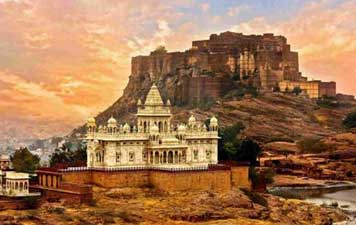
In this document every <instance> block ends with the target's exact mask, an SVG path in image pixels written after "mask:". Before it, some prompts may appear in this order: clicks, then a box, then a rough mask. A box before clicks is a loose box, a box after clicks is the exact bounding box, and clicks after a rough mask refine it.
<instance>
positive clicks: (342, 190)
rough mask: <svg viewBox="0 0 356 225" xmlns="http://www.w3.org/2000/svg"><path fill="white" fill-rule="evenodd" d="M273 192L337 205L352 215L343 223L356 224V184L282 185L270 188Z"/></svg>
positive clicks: (308, 200) (325, 204)
mask: <svg viewBox="0 0 356 225" xmlns="http://www.w3.org/2000/svg"><path fill="white" fill-rule="evenodd" d="M269 192H270V193H271V194H275V195H278V196H282V197H285V198H296V199H302V200H305V201H307V202H310V203H313V204H317V205H323V206H328V207H337V208H339V209H341V210H343V211H344V212H345V213H346V214H347V215H349V217H350V221H345V222H342V223H338V224H340V225H341V224H342V225H356V185H355V184H349V185H331V186H326V187H311V188H310V187H298V188H295V187H293V188H292V187H280V188H273V189H270V190H269Z"/></svg>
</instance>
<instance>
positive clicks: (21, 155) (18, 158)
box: [10, 148, 40, 173]
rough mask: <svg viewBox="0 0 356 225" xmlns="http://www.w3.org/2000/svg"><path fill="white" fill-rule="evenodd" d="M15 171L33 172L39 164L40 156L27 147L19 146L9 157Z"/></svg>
mask: <svg viewBox="0 0 356 225" xmlns="http://www.w3.org/2000/svg"><path fill="white" fill-rule="evenodd" d="M10 160H11V163H12V166H13V168H14V169H15V171H16V172H25V173H33V172H34V171H35V170H36V169H37V168H38V167H39V166H40V158H39V157H38V156H37V155H34V154H32V153H31V152H30V151H29V150H28V149H27V148H20V149H18V150H16V151H15V153H14V154H13V155H12V156H11V157H10Z"/></svg>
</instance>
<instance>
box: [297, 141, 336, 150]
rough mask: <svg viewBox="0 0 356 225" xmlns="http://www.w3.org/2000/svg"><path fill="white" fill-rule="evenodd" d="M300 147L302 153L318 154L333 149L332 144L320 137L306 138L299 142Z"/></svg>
mask: <svg viewBox="0 0 356 225" xmlns="http://www.w3.org/2000/svg"><path fill="white" fill-rule="evenodd" d="M297 146H298V148H299V149H300V151H301V152H302V153H313V154H318V153H322V152H326V151H328V150H332V149H333V148H332V146H329V145H327V144H325V143H324V142H323V141H321V140H320V139H319V138H304V139H302V140H300V141H299V142H298V143H297Z"/></svg>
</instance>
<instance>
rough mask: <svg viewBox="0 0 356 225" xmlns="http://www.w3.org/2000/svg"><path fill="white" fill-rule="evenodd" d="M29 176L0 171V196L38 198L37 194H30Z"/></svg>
mask: <svg viewBox="0 0 356 225" xmlns="http://www.w3.org/2000/svg"><path fill="white" fill-rule="evenodd" d="M29 179H30V177H29V174H28V173H17V172H14V171H0V193H1V194H0V195H1V196H8V197H26V196H39V195H40V194H39V193H32V192H31V193H30V191H29Z"/></svg>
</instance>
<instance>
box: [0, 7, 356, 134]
mask: <svg viewBox="0 0 356 225" xmlns="http://www.w3.org/2000/svg"><path fill="white" fill-rule="evenodd" d="M330 2H332V1H331V0H327V1H321V2H313V3H308V4H307V5H305V7H301V9H300V11H299V12H298V13H296V14H293V16H291V17H289V18H284V20H283V21H275V20H272V19H273V12H271V16H270V17H267V16H266V17H263V16H261V15H259V14H258V13H256V14H253V13H254V12H253V11H254V10H249V9H251V8H255V6H253V5H250V4H249V5H238V6H233V7H230V8H228V7H227V6H225V5H224V4H221V5H219V7H220V8H219V9H215V8H214V10H212V1H204V3H202V2H199V1H194V0H184V1H159V0H147V1H131V0H122V1H112V0H104V1H102V0H91V1H62V0H52V1H45V0H31V1H29V0H0V15H1V19H0V118H2V119H3V120H6V121H7V122H6V124H7V126H8V127H7V128H8V129H7V130H11V132H10V131H9V133H12V131H13V130H16V132H18V133H19V134H20V136H22V135H23V134H24V133H23V132H22V131H26V132H27V133H26V134H27V136H28V137H31V136H36V137H40V136H46V135H48V136H50V135H53V134H65V133H67V132H69V131H70V130H71V129H72V128H73V127H76V126H77V125H79V124H82V123H83V122H84V121H85V120H86V118H87V117H88V116H93V115H96V114H97V113H98V112H99V111H102V110H104V109H105V108H106V107H107V106H109V105H111V104H112V103H113V102H114V101H115V100H116V99H117V98H118V97H119V96H120V95H121V94H122V90H123V88H124V87H125V85H126V83H127V80H128V75H129V74H130V62H131V57H132V56H136V55H140V54H149V52H150V51H152V50H154V49H155V48H156V47H157V46H158V45H165V46H166V48H167V49H168V50H169V51H177V50H185V49H187V48H189V47H190V46H191V41H192V40H198V39H206V38H208V37H209V35H210V34H211V33H217V32H220V31H226V30H228V29H229V28H231V29H232V30H235V31H237V32H244V33H254V34H256V33H262V32H274V33H276V34H282V35H285V36H286V37H287V38H288V40H289V42H290V43H291V46H292V49H295V50H298V51H299V52H300V64H301V69H302V71H303V72H304V73H305V74H306V75H308V76H310V77H313V78H316V79H317V78H319V79H326V80H334V79H335V80H336V81H337V82H338V89H339V90H340V91H345V92H347V93H354V94H356V90H355V88H354V87H353V86H352V85H351V84H353V83H356V81H355V79H356V71H355V69H354V67H353V65H354V56H355V53H356V52H355V51H356V50H355V49H356V43H355V40H356V35H355V32H356V29H355V28H356V27H355V26H356V25H355V23H354V22H353V21H355V20H356V17H355V14H354V13H353V12H354V11H355V9H356V6H355V4H356V3H355V2H352V1H348V2H344V3H340V4H333V7H330V4H331V3H330ZM251 4H252V3H251ZM242 12H243V13H245V12H246V14H244V17H243V19H244V21H243V22H240V21H238V22H236V21H237V20H235V19H234V20H232V17H239V18H238V19H240V18H241V17H240V15H241V14H242ZM249 15H254V18H252V17H248V16H249ZM245 16H246V17H245ZM246 18H247V19H246ZM248 18H249V19H248ZM271 18H272V19H271ZM233 23H236V24H233ZM20 131H21V132H20ZM16 132H15V133H16ZM1 135H2V134H1V133H0V138H1Z"/></svg>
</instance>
